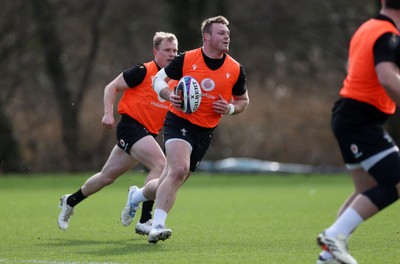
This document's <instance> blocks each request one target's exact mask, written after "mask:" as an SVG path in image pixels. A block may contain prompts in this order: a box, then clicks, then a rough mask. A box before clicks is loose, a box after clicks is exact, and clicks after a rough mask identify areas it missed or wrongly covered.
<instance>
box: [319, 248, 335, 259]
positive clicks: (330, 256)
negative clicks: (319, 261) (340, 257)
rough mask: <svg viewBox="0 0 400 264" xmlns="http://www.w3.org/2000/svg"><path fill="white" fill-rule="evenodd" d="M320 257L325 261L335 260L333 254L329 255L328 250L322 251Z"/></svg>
mask: <svg viewBox="0 0 400 264" xmlns="http://www.w3.org/2000/svg"><path fill="white" fill-rule="evenodd" d="M319 255H320V256H321V258H323V259H331V258H333V256H332V254H331V253H329V251H327V250H324V251H322V252H321V253H320V254H319Z"/></svg>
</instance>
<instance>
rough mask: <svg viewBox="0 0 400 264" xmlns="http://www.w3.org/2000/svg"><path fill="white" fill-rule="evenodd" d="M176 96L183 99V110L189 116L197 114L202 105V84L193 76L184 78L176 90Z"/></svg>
mask: <svg viewBox="0 0 400 264" xmlns="http://www.w3.org/2000/svg"><path fill="white" fill-rule="evenodd" d="M175 94H176V95H179V96H180V97H181V98H182V104H181V110H182V111H183V112H185V113H187V114H191V113H194V112H196V110H197V109H198V108H199V106H200V103H201V97H202V93H201V88H200V84H199V83H198V82H197V81H196V79H195V78H193V77H192V76H183V77H182V78H181V79H180V80H179V82H178V85H177V86H176V88H175Z"/></svg>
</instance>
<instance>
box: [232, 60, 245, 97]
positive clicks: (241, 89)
mask: <svg viewBox="0 0 400 264" xmlns="http://www.w3.org/2000/svg"><path fill="white" fill-rule="evenodd" d="M246 90H247V88H246V73H245V72H244V69H243V67H242V65H240V74H239V78H238V79H237V81H236V83H235V85H234V86H233V88H232V94H233V95H237V96H239V95H243V94H244V93H245V92H246Z"/></svg>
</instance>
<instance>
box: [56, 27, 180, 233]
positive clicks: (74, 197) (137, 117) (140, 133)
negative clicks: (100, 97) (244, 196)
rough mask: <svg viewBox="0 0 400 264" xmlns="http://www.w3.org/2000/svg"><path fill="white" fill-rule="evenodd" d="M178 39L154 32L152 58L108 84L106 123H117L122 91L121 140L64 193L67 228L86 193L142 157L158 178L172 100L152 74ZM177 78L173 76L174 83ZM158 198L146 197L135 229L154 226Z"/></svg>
mask: <svg viewBox="0 0 400 264" xmlns="http://www.w3.org/2000/svg"><path fill="white" fill-rule="evenodd" d="M177 51H178V40H177V38H176V36H175V35H174V34H172V33H166V32H156V33H155V35H154V38H153V53H154V60H153V61H151V62H147V63H142V64H137V65H135V66H133V67H131V68H130V69H127V70H125V71H124V72H122V73H121V74H120V75H119V76H118V77H117V78H115V79H114V80H113V81H112V82H110V83H109V84H108V85H107V86H106V87H105V90H104V116H103V119H102V123H103V126H104V127H106V128H110V129H111V128H113V127H114V126H115V120H114V114H113V106H114V102H115V99H116V95H117V93H119V92H123V95H122V97H121V100H120V101H119V105H118V112H119V114H120V115H121V120H120V121H119V123H118V125H117V131H116V134H117V140H118V142H117V144H116V146H115V147H114V149H113V150H112V151H111V153H110V156H109V158H108V160H107V162H106V164H105V165H104V167H103V168H102V170H101V171H100V172H98V173H96V174H95V175H93V176H91V177H90V178H89V179H88V180H87V181H86V182H85V183H84V184H83V186H82V187H81V188H80V189H79V190H77V192H75V193H73V194H66V195H64V196H62V198H61V204H60V206H61V208H62V209H61V213H60V215H59V217H58V226H59V227H60V229H62V230H66V229H67V228H68V224H69V220H70V217H71V215H72V214H73V211H74V208H75V206H76V205H77V204H78V203H80V202H81V201H83V200H84V199H85V198H87V197H88V196H90V195H92V194H94V193H96V192H98V191H100V190H101V189H102V188H103V187H105V186H107V185H109V184H112V183H113V182H114V181H115V180H116V179H117V178H118V177H119V176H121V175H122V174H123V173H125V172H127V171H128V170H130V169H131V168H132V167H134V166H135V165H137V164H138V163H139V162H140V163H141V164H142V165H143V166H145V167H146V169H148V170H149V173H148V175H147V178H146V180H145V183H147V182H148V181H150V180H152V179H157V178H158V177H159V176H160V175H161V173H162V170H163V168H164V166H165V162H166V160H165V156H164V153H163V151H162V150H161V148H160V146H159V144H158V143H157V142H156V140H155V137H156V136H157V134H158V133H159V131H160V130H161V128H162V126H163V123H164V118H165V115H166V113H167V111H168V109H169V107H170V105H171V103H170V102H168V101H166V100H164V99H161V98H160V97H159V96H158V95H157V93H155V92H154V90H153V87H152V78H153V77H154V75H156V74H157V72H158V71H159V70H160V69H161V68H163V67H165V66H166V65H167V64H168V63H170V62H171V61H172V59H173V58H174V57H175V56H176V55H177ZM176 83H177V82H174V81H171V83H170V84H169V88H171V89H173V87H174V85H176ZM153 204H154V201H148V202H146V203H143V210H142V216H141V218H140V220H139V221H138V223H137V225H136V228H135V229H136V232H137V233H139V234H146V235H147V234H148V233H149V232H150V228H151V218H152V215H151V211H152V208H153Z"/></svg>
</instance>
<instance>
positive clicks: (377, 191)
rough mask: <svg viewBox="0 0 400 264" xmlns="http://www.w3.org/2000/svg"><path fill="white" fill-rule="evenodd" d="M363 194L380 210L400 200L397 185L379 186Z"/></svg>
mask: <svg viewBox="0 0 400 264" xmlns="http://www.w3.org/2000/svg"><path fill="white" fill-rule="evenodd" d="M363 194H364V195H365V196H366V197H368V199H369V200H370V201H371V202H372V203H373V204H375V206H376V207H378V209H379V210H382V209H384V208H385V207H387V206H389V205H391V204H392V203H394V202H395V201H397V199H398V198H399V194H398V192H397V188H396V186H395V185H390V186H389V185H378V186H375V187H373V188H371V189H369V190H367V191H365V192H363Z"/></svg>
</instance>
